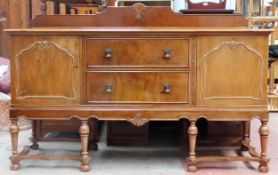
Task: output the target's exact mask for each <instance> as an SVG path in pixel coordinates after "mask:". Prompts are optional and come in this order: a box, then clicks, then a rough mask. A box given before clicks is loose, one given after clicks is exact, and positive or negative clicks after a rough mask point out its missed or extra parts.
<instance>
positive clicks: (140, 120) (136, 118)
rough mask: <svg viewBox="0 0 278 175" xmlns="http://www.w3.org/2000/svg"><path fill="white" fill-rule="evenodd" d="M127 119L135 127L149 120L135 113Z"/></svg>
mask: <svg viewBox="0 0 278 175" xmlns="http://www.w3.org/2000/svg"><path fill="white" fill-rule="evenodd" d="M127 121H128V122H130V123H131V124H133V125H134V126H137V127H140V126H143V125H144V124H145V123H147V122H149V120H148V119H144V118H142V115H141V114H136V115H135V116H134V117H133V118H129V119H127Z"/></svg>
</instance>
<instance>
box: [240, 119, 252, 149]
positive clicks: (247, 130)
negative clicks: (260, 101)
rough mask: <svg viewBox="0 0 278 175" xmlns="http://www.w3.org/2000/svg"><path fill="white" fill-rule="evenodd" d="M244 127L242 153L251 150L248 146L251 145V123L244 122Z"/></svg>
mask: <svg viewBox="0 0 278 175" xmlns="http://www.w3.org/2000/svg"><path fill="white" fill-rule="evenodd" d="M242 125H243V137H242V144H241V151H248V150H249V148H248V147H247V146H246V144H247V145H249V144H250V121H244V122H242Z"/></svg>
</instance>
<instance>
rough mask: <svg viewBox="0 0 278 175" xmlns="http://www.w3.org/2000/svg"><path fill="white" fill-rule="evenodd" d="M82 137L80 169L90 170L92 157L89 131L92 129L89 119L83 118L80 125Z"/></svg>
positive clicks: (83, 170)
mask: <svg viewBox="0 0 278 175" xmlns="http://www.w3.org/2000/svg"><path fill="white" fill-rule="evenodd" d="M79 133H80V138H81V155H80V156H81V166H80V171H82V172H87V171H89V170H90V166H89V163H90V158H89V153H88V139H89V133H90V129H89V126H88V120H81V126H80V130H79Z"/></svg>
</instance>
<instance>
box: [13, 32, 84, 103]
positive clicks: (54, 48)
mask: <svg viewBox="0 0 278 175" xmlns="http://www.w3.org/2000/svg"><path fill="white" fill-rule="evenodd" d="M12 43H13V52H12V53H13V55H12V60H11V61H12V62H11V63H12V102H13V104H24V105H66V104H77V103H79V98H80V56H79V55H80V39H79V38H78V37H74V36H55V37H54V36H28V37H13V38H12Z"/></svg>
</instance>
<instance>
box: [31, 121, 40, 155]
mask: <svg viewBox="0 0 278 175" xmlns="http://www.w3.org/2000/svg"><path fill="white" fill-rule="evenodd" d="M38 122H40V121H38V120H33V121H32V139H31V141H32V145H31V146H30V149H33V150H38V149H39V144H38V135H37V127H38Z"/></svg>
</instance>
